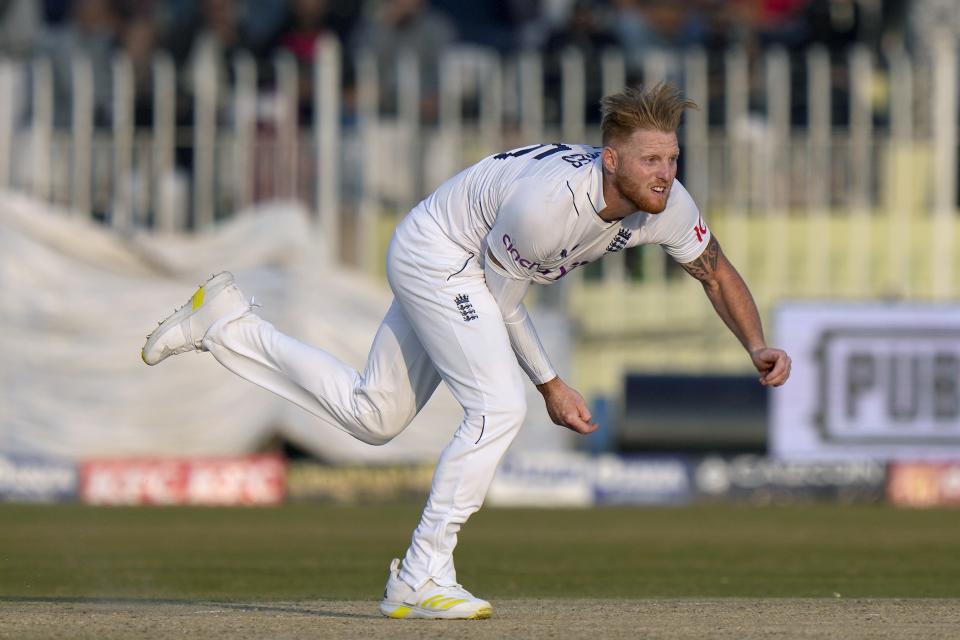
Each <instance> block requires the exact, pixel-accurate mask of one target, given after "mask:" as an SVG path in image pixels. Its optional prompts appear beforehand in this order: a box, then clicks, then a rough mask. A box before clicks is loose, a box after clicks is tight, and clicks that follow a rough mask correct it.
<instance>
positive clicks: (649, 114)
mask: <svg viewBox="0 0 960 640" xmlns="http://www.w3.org/2000/svg"><path fill="white" fill-rule="evenodd" d="M699 108H700V107H698V106H697V103H696V102H694V101H693V100H691V99H689V98H684V97H683V94H681V93H680V90H679V89H678V88H677V87H676V86H674V85H673V84H671V83H669V82H659V83H657V84H656V85H654V86H653V87H650V88H649V89H645V88H643V87H627V88H626V89H624V91H623V92H622V93H615V94H613V95H610V96H607V97H605V98H603V99H602V100H601V101H600V113H601V115H602V116H603V119H602V120H601V121H600V129H601V130H602V131H603V143H604V144H606V143H607V142H608V141H611V140H617V139H622V138H626V137H627V136H629V135H630V134H632V133H633V132H634V131H636V130H638V129H650V130H654V131H667V132H674V131H676V130H677V129H678V128H679V127H680V116H682V115H683V112H684V110H685V109H699Z"/></svg>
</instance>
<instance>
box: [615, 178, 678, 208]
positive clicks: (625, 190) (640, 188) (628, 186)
mask: <svg viewBox="0 0 960 640" xmlns="http://www.w3.org/2000/svg"><path fill="white" fill-rule="evenodd" d="M672 186H673V182H672V181H671V183H670V184H667V185H666V188H665V189H664V192H663V199H662V200H661V199H660V198H657V197H656V196H655V195H654V194H653V193H651V192H650V185H641V184H640V182H639V181H637V180H635V179H634V178H633V177H632V176H630V175H626V174H623V173H619V172H618V173H617V188H618V190H619V191H620V193H621V194H622V195H623V197H625V198H626V199H627V200H629V201H630V202H631V203H632V204H633V206H634V207H636V208H637V210H638V211H645V212H647V213H662V212H663V210H664V209H666V208H667V200H668V198H669V196H670V187H672Z"/></svg>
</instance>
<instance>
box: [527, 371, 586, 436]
mask: <svg viewBox="0 0 960 640" xmlns="http://www.w3.org/2000/svg"><path fill="white" fill-rule="evenodd" d="M537 390H538V391H540V393H541V394H543V401H544V402H545V403H546V405H547V413H548V414H549V415H550V419H551V420H553V424H556V425H560V426H561V427H566V428H567V429H570V430H572V431H576V432H577V433H582V434H587V433H593V432H594V431H596V430H597V428H598V426H599V425H597V423H595V422H590V417H591V416H590V410H589V409H587V403H586V402H584V400H583V396H582V395H580V393H579V392H578V391H577V390H576V389H574V388H572V387H570V386H568V385H567V384H566V383H565V382H564V381H563V380H561V379H560V378H559V377H557V378H554V379H553V380H550V381H549V382H544V383H543V384H539V385H537Z"/></svg>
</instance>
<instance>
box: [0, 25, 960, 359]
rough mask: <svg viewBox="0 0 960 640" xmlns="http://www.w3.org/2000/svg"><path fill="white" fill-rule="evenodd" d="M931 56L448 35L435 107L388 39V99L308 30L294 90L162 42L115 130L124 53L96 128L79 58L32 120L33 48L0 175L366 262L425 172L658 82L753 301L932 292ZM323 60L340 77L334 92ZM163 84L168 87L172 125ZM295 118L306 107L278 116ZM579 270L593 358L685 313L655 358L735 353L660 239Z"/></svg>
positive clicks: (81, 209) (938, 276)
mask: <svg viewBox="0 0 960 640" xmlns="http://www.w3.org/2000/svg"><path fill="white" fill-rule="evenodd" d="M930 50H931V51H932V52H933V53H932V54H931V55H930V56H928V57H927V56H925V57H923V58H917V59H914V58H911V57H910V56H909V55H908V54H907V52H905V51H902V50H897V51H891V52H887V53H885V54H884V55H876V54H874V53H872V52H871V51H870V50H868V49H866V48H855V49H853V50H851V51H850V52H849V53H847V54H844V55H842V56H839V57H838V56H837V55H836V54H834V56H833V57H832V58H831V56H830V54H828V52H827V51H826V50H824V49H817V48H815V49H811V50H809V51H807V52H805V53H804V54H803V55H800V56H798V55H795V54H794V55H792V56H791V55H789V54H788V53H787V52H786V51H784V50H779V49H772V50H769V51H766V52H764V53H763V54H762V55H760V56H759V57H756V58H750V57H749V56H748V55H747V53H746V52H744V51H739V50H735V51H728V52H724V53H722V54H718V53H716V52H712V53H711V52H707V51H703V50H691V51H686V52H682V53H672V52H659V53H657V52H654V53H651V54H650V55H648V56H646V57H645V59H644V61H643V64H642V68H640V69H634V68H629V65H628V64H627V61H626V60H625V59H624V57H623V55H622V54H621V53H619V52H617V51H611V52H608V53H606V54H604V55H603V56H602V57H601V58H600V59H599V60H594V59H587V58H585V57H584V56H583V55H582V54H580V53H578V52H576V51H569V52H567V53H565V54H564V55H563V56H562V58H561V59H560V60H558V61H553V60H550V59H548V58H544V57H543V56H542V55H540V54H537V53H527V54H523V55H519V56H517V57H513V58H509V59H508V58H500V57H499V56H497V55H495V54H493V53H491V52H489V51H483V50H477V49H467V48H464V49H457V50H454V51H450V52H447V53H445V54H444V55H443V56H442V57H441V65H440V72H439V77H438V78H437V82H436V87H437V95H436V100H435V102H434V103H433V104H435V105H436V109H435V113H434V112H433V111H432V110H430V109H426V108H425V105H427V104H428V103H427V102H425V100H424V98H425V94H426V92H427V90H428V88H429V87H432V86H433V83H432V82H429V81H428V80H429V79H425V78H423V77H421V66H420V65H419V64H418V61H417V60H415V59H414V58H413V57H412V56H411V55H410V54H408V53H403V52H401V53H399V54H398V56H397V59H396V61H395V64H396V74H397V78H398V81H397V83H396V87H395V94H394V95H390V96H385V95H384V93H383V90H382V87H381V82H380V75H381V74H382V73H383V71H384V70H383V69H380V68H378V65H377V62H376V60H375V59H374V58H373V57H372V55H369V54H364V53H360V54H356V55H354V54H353V53H350V54H347V55H346V56H345V54H344V52H342V51H341V49H340V47H339V45H338V44H337V43H336V42H332V41H325V42H323V43H322V46H319V47H318V49H317V53H316V59H315V62H314V65H313V70H312V73H313V77H312V82H311V83H310V84H311V85H312V95H310V96H306V97H303V96H298V87H299V86H300V83H299V82H298V73H299V71H298V68H297V65H296V62H295V61H294V60H293V59H292V58H290V57H284V56H279V57H277V58H276V59H275V60H273V61H272V65H273V66H272V74H271V75H272V76H273V77H274V79H275V80H274V82H273V85H272V88H270V89H268V90H264V89H262V88H260V89H258V84H259V83H258V79H257V72H258V71H257V66H256V64H255V63H254V61H253V59H252V58H251V57H250V56H248V55H240V56H238V57H236V58H235V59H233V60H232V61H230V62H229V64H230V65H231V66H232V74H231V75H232V77H233V80H232V82H230V83H224V82H222V81H221V78H222V73H221V72H222V71H223V70H222V69H218V64H217V62H216V61H215V59H213V58H201V60H200V61H199V63H198V64H197V65H196V67H195V68H194V69H192V70H191V71H189V72H188V70H184V69H177V68H175V67H174V65H173V63H172V61H171V60H170V59H169V58H168V57H165V56H163V55H161V56H158V57H157V58H156V60H155V61H154V65H153V74H152V83H153V84H152V91H151V92H150V93H151V95H152V112H153V117H152V121H151V122H150V124H149V125H148V126H145V127H136V126H135V124H134V100H135V87H134V81H133V75H132V71H131V68H130V64H129V62H127V61H126V60H125V59H124V58H122V57H119V58H117V60H116V61H115V63H114V65H113V68H112V69H111V70H110V71H111V77H112V97H111V101H110V104H111V109H110V111H111V118H110V123H109V126H106V127H104V126H100V127H97V126H95V122H96V119H95V114H94V95H93V89H92V87H93V82H92V76H93V72H94V70H93V69H92V68H91V65H90V63H89V62H88V61H86V60H84V59H77V60H75V61H74V62H73V68H72V83H71V87H70V88H69V89H70V94H71V96H72V99H71V103H70V109H71V113H70V118H69V122H70V124H69V126H68V127H66V128H57V127H55V126H54V112H55V110H56V109H57V108H63V106H62V105H57V104H55V103H54V97H53V96H54V95H55V93H54V88H53V82H54V79H53V77H52V73H51V70H50V65H49V63H48V62H46V61H44V60H36V61H31V62H27V63H21V62H11V61H7V62H4V63H3V64H0V187H10V188H14V189H18V190H26V191H29V192H32V193H33V194H35V195H36V196H38V197H40V198H44V199H50V200H54V201H56V202H60V203H63V204H65V205H68V206H69V207H70V209H71V210H72V211H74V212H75V213H76V214H77V215H96V216H98V217H101V218H103V219H104V221H105V222H106V223H107V224H109V225H112V226H114V227H116V228H117V229H118V230H121V231H122V230H124V229H128V228H130V227H131V226H132V225H138V226H152V227H154V228H157V229H163V230H174V229H181V228H184V227H186V226H187V225H188V223H189V224H190V226H191V227H192V228H197V229H202V228H206V227H208V226H210V225H211V224H212V223H213V222H214V221H215V219H217V218H219V217H221V216H223V215H235V214H237V213H238V212H242V211H243V210H244V209H245V208H247V207H248V206H249V205H250V204H251V203H253V202H256V201H258V200H263V199H268V198H300V199H303V200H305V201H306V202H307V203H308V204H309V205H310V206H311V208H312V209H314V210H315V211H316V212H317V222H318V224H320V225H321V226H322V229H323V232H324V233H323V235H324V237H326V238H327V239H328V240H329V243H330V245H331V247H332V248H333V249H334V252H335V254H337V253H338V254H339V255H340V256H341V258H342V259H344V260H346V261H350V262H353V263H355V264H358V265H360V266H361V267H362V268H364V269H369V270H375V269H376V265H377V264H378V261H379V260H380V257H379V256H380V255H381V254H382V250H383V247H384V245H385V242H386V237H387V235H388V232H389V230H390V228H391V226H392V224H393V223H395V221H396V220H397V218H398V216H400V215H402V214H403V213H404V212H405V211H406V210H407V209H408V208H409V207H410V206H411V205H412V204H414V203H415V202H416V201H417V200H418V199H419V198H421V197H422V196H423V195H425V194H426V193H427V192H429V191H430V190H431V189H432V188H433V187H435V186H436V185H438V184H439V183H440V182H441V181H442V180H443V179H445V178H446V177H448V176H450V175H452V174H454V173H455V172H457V171H458V170H459V169H461V168H463V167H464V166H466V165H467V164H469V163H470V162H472V161H474V160H476V159H479V158H480V157H483V156H484V155H487V154H489V153H493V152H496V151H499V150H502V149H503V148H505V147H514V146H520V145H523V144H527V143H532V142H540V141H559V140H563V141H573V142H579V141H584V142H593V143H598V142H599V131H598V127H597V122H596V120H597V118H596V113H595V110H594V109H592V108H591V107H590V104H591V103H593V102H595V100H596V99H598V98H599V97H600V96H599V93H609V92H612V91H617V90H620V89H621V88H622V87H623V86H624V85H625V84H626V83H628V82H630V83H633V82H636V81H642V82H644V83H652V82H656V81H658V80H661V79H671V80H673V81H675V82H677V83H678V84H680V85H681V86H682V87H683V88H684V90H685V92H686V93H687V94H688V95H689V96H690V97H692V98H693V99H694V100H696V101H697V102H698V103H699V104H701V105H702V106H703V107H704V108H703V109H702V110H700V111H696V112H690V113H688V114H687V116H686V119H685V124H684V127H683V129H682V132H681V136H682V137H681V144H682V157H683V160H682V163H683V167H682V179H683V181H684V182H685V184H686V185H687V187H688V189H689V190H690V191H691V193H692V194H693V195H694V197H695V199H696V200H697V201H698V203H699V204H700V206H701V209H702V210H703V211H704V213H705V216H706V218H707V220H708V221H709V222H710V224H711V225H712V227H713V228H714V230H715V231H716V232H717V234H718V237H719V238H720V240H721V244H722V245H723V246H724V249H725V251H726V252H727V253H728V255H730V257H731V259H732V260H733V261H734V263H735V264H736V265H737V266H738V267H739V268H740V269H741V271H742V272H744V273H745V275H746V276H747V278H748V280H749V281H750V283H751V286H752V288H753V290H754V292H755V294H756V295H757V298H758V301H759V302H760V304H761V307H762V309H763V310H764V312H767V311H768V310H769V309H770V306H771V304H773V303H774V302H775V301H776V300H777V299H781V298H784V297H845V298H863V297H890V298H929V299H947V298H954V297H955V296H956V284H957V282H956V273H957V270H958V268H960V264H958V251H957V246H958V245H957V233H958V225H957V222H956V217H957V170H958V164H957V117H958V109H957V73H958V69H957V59H956V58H957V51H956V43H955V41H954V39H953V38H951V37H943V38H941V39H939V40H937V41H936V42H934V43H932V45H931V47H930ZM344 56H345V57H346V63H347V64H346V66H347V68H349V69H351V70H353V74H352V75H353V76H354V78H355V85H354V88H352V89H349V90H348V91H346V92H344V90H343V88H342V87H343V83H342V81H341V69H342V67H343V62H344ZM178 88H181V89H183V88H186V89H187V92H186V95H189V96H190V98H189V105H188V106H189V110H188V111H189V113H190V116H189V118H188V121H187V122H184V121H183V118H182V117H181V116H180V113H179V110H178V105H177V101H176V96H177V91H178ZM593 90H596V91H597V92H598V95H590V93H591V91H593ZM301 98H305V101H302V100H301ZM838 99H839V100H841V101H838ZM385 103H390V104H391V105H392V106H391V107H389V108H384V107H383V105H384V104H385ZM304 105H306V107H307V108H306V109H303V108H302V107H304ZM302 111H307V112H309V113H310V114H311V116H310V117H311V118H312V119H311V121H300V117H301V112H302ZM183 157H186V158H187V159H186V161H185V160H184V159H183ZM585 271H586V274H585V275H583V276H581V277H580V278H579V279H578V280H576V281H575V282H573V283H572V284H570V285H568V291H567V293H568V294H569V295H568V296H566V297H565V299H566V300H567V301H568V302H567V303H568V304H569V305H570V309H571V312H572V313H574V314H575V315H576V317H577V318H579V321H580V325H581V328H582V332H583V333H582V335H583V336H584V340H585V342H590V341H591V340H593V341H594V343H595V344H594V348H592V351H591V353H593V354H603V353H605V349H606V348H607V346H609V350H610V352H611V353H624V352H625V351H624V349H623V344H624V340H625V338H624V336H629V335H634V336H635V337H637V338H638V340H637V341H636V342H637V343H638V344H639V343H643V344H651V343H654V342H656V343H657V344H660V340H659V338H657V337H658V336H660V335H661V334H660V333H658V332H659V331H660V330H661V329H663V330H664V332H663V333H664V335H666V334H667V332H666V331H665V330H666V329H667V328H670V329H671V330H672V331H671V332H669V333H670V335H674V336H676V335H682V334H683V330H684V328H689V330H690V332H691V333H695V332H700V334H701V335H707V336H708V337H707V338H703V339H700V338H698V339H697V340H696V341H694V342H695V348H690V349H686V348H685V347H683V346H682V345H677V346H675V347H670V349H671V352H672V354H674V355H677V354H678V357H679V364H678V365H677V366H680V367H683V366H686V365H689V366H703V365H704V362H705V356H703V355H696V354H702V352H703V351H704V349H706V350H707V351H709V352H710V353H711V356H710V357H711V358H712V359H711V363H712V364H714V365H717V366H726V365H724V364H723V362H725V361H726V360H725V359H730V361H731V362H733V360H732V358H733V357H734V355H733V354H734V352H735V351H736V348H735V347H734V346H732V345H730V344H728V342H725V341H724V340H726V339H725V338H721V337H720V335H722V334H720V333H716V332H713V331H712V329H711V331H707V332H706V333H704V331H703V328H704V327H711V328H712V327H713V325H712V324H710V322H712V316H711V313H712V312H711V311H710V310H709V308H708V305H705V304H703V303H702V302H701V300H700V294H699V292H698V291H697V290H696V287H695V286H691V284H692V283H690V282H687V281H686V280H685V279H683V278H682V277H679V276H677V275H676V274H675V270H674V269H672V268H671V267H670V265H669V264H668V262H667V261H666V260H665V259H664V257H663V255H662V253H661V252H659V251H650V250H634V251H631V252H624V253H622V254H617V255H611V256H608V257H607V258H605V259H604V261H603V264H602V266H595V267H593V268H592V269H587V270H585ZM638 309H642V311H640V312H638ZM667 310H669V311H667ZM678 328H679V331H678ZM654 338H657V339H654ZM667 343H669V340H667ZM605 345H607V346H605ZM611 345H612V346H611ZM645 348H646V347H642V348H641V351H642V350H643V349H645ZM650 349H653V351H650V353H651V354H656V355H651V356H650V357H649V358H646V356H643V355H642V354H641V355H639V356H637V358H638V359H637V360H636V361H637V362H642V363H647V364H650V365H651V366H656V363H661V362H663V361H664V359H665V355H664V348H663V347H662V346H661V347H656V348H654V347H650ZM718 354H719V355H718ZM728 356H729V358H728ZM591 357H593V356H591ZM597 357H605V356H597ZM610 357H613V358H614V359H616V357H619V356H610ZM624 357H629V356H624ZM736 357H737V358H739V356H736ZM645 358H646V359H645ZM737 362H740V360H739V359H738V360H737ZM651 363H653V364H651ZM717 363H720V364H717ZM730 366H739V365H730Z"/></svg>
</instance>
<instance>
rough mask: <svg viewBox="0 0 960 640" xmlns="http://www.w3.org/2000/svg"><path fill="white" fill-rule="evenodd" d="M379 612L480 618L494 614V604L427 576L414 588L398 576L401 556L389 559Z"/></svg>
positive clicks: (401, 614) (402, 614) (384, 613)
mask: <svg viewBox="0 0 960 640" xmlns="http://www.w3.org/2000/svg"><path fill="white" fill-rule="evenodd" d="M380 613H382V614H383V615H385V616H387V617H388V618H432V619H433V618H442V619H446V620H456V619H461V620H462V619H467V620H480V619H483V618H489V617H490V616H491V615H492V614H493V607H491V606H490V603H489V602H487V601H486V600H481V599H480V598H477V597H474V596H473V595H472V594H471V593H470V592H469V591H467V590H466V589H464V588H463V587H461V586H460V585H456V586H454V587H441V586H440V585H438V584H436V583H435V582H434V581H433V580H428V581H427V583H426V584H425V585H423V586H422V587H420V589H418V590H416V591H414V590H413V588H412V587H410V585H408V584H407V583H406V582H404V581H403V580H401V579H400V560H398V559H396V558H394V559H393V562H391V563H390V577H388V578H387V588H386V589H384V591H383V600H381V601H380Z"/></svg>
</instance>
